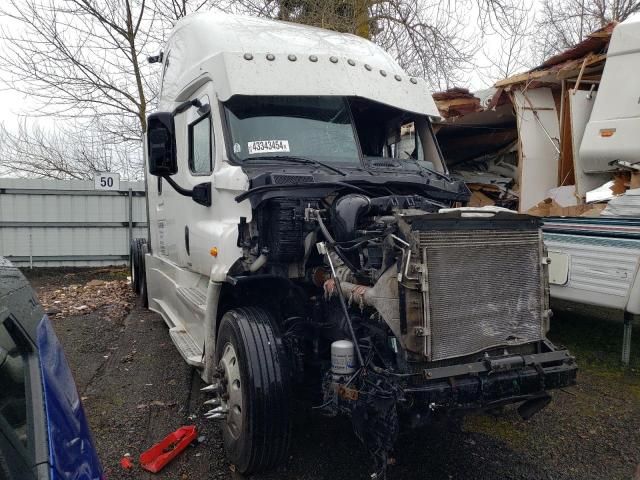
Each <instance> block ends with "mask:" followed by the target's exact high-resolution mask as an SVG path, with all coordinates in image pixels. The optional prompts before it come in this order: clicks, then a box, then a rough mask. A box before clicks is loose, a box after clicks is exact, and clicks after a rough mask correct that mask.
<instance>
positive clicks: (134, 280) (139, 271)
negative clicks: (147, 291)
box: [129, 238, 147, 295]
mask: <svg viewBox="0 0 640 480" xmlns="http://www.w3.org/2000/svg"><path fill="white" fill-rule="evenodd" d="M146 248H147V240H146V239H144V238H134V239H133V240H132V241H131V245H130V247H129V275H130V276H131V288H132V290H133V291H134V292H135V293H136V295H139V294H140V287H141V278H142V277H144V253H146Z"/></svg>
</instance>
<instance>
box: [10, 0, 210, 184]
mask: <svg viewBox="0 0 640 480" xmlns="http://www.w3.org/2000/svg"><path fill="white" fill-rule="evenodd" d="M211 3H214V2H212V1H211V0H5V1H4V2H3V3H2V5H1V6H0V15H2V16H5V17H6V18H8V19H10V21H9V22H6V23H5V26H3V27H2V28H0V39H1V40H3V41H4V42H3V43H4V45H3V47H4V48H3V49H2V50H0V68H2V69H3V70H4V71H5V75H4V80H5V82H6V83H7V84H8V86H9V87H10V88H12V89H14V90H16V91H18V92H21V93H24V94H27V95H28V96H29V99H30V102H32V104H31V105H28V106H27V107H28V110H29V115H30V116H39V115H41V116H48V117H53V118H56V119H63V120H68V119H73V120H75V119H82V120H83V121H82V122H80V123H81V124H83V125H86V124H93V125H95V124H99V125H100V129H99V131H100V132H102V134H103V137H104V141H102V142H101V145H103V146H105V148H106V147H107V145H111V147H109V148H108V149H109V150H110V151H111V150H113V149H120V150H122V151H123V153H122V155H116V156H115V157H114V156H112V157H111V159H112V160H113V159H114V158H123V157H126V155H127V154H128V152H129V151H130V150H131V149H132V148H134V145H135V148H138V149H139V143H140V139H141V135H142V134H143V133H144V132H145V130H146V117H147V111H148V109H149V105H150V103H151V102H153V100H154V99H155V97H156V95H157V85H158V79H157V77H158V75H157V67H154V66H150V65H149V64H148V63H147V60H146V58H147V56H148V55H149V54H152V53H157V51H159V50H160V48H161V44H162V41H163V38H164V35H165V32H166V31H168V30H170V28H171V26H172V24H173V23H174V22H175V21H176V20H177V19H179V18H180V17H182V16H184V15H185V14H187V13H190V12H191V11H194V10H197V9H199V8H203V7H205V6H206V5H207V4H211ZM75 124H76V125H77V124H78V122H76V123H75ZM12 131H13V137H12V138H13V140H14V141H13V142H12V146H13V150H12V151H13V153H14V154H18V153H19V152H22V153H23V154H24V155H29V150H28V149H27V148H22V147H21V148H18V147H19V144H18V143H19V142H18V140H20V142H22V144H23V147H27V146H28V145H30V144H31V143H32V142H36V143H37V144H39V145H44V144H46V143H47V142H48V143H49V144H51V145H52V146H55V145H54V144H55V142H56V141H57V140H59V139H60V137H61V135H62V134H61V133H60V132H57V133H55V134H53V133H52V132H50V131H47V130H42V129H41V130H27V129H25V125H22V126H21V127H20V129H15V128H14V129H13V130H12V129H6V128H5V132H9V133H11V132H12ZM95 131H96V132H97V131H98V130H95ZM51 135H53V136H52V137H51V138H47V137H48V136H51ZM69 135H70V132H68V131H65V133H64V135H63V136H65V137H67V136H69ZM74 140H75V141H78V142H81V143H82V142H86V141H90V142H94V140H95V139H93V138H89V139H85V138H84V137H83V136H80V135H78V136H75V138H74ZM107 140H108V141H109V142H110V143H109V144H107V143H106V141H107ZM94 144H95V143H93V144H91V145H88V146H87V151H93V145H94ZM94 153H95V152H94ZM112 160H110V162H109V163H104V162H103V163H102V168H103V169H106V168H107V167H109V168H116V165H114V164H113V163H112ZM42 161H43V169H42V170H38V169H34V170H33V172H34V173H35V174H38V175H53V173H52V172H53V171H52V170H51V169H52V168H53V167H54V165H59V166H60V168H61V170H60V175H63V176H71V177H73V176H74V175H76V173H73V172H76V171H90V170H91V169H92V168H93V167H94V164H93V163H92V162H91V161H89V160H87V162H88V163H87V167H86V169H82V168H79V167H78V166H77V165H76V166H74V168H75V170H73V172H72V171H70V170H68V169H66V167H65V165H64V163H63V162H61V161H60V159H55V160H52V161H49V162H45V161H44V159H42ZM97 161H100V160H99V158H98V159H96V162H97ZM27 164H31V162H30V161H27ZM13 165H14V166H18V165H19V162H15V163H13ZM129 167H130V166H129V165H120V166H119V168H129ZM5 169H6V166H5ZM46 172H50V173H46ZM139 173H140V172H137V173H136V175H137V174H139ZM132 174H133V173H132Z"/></svg>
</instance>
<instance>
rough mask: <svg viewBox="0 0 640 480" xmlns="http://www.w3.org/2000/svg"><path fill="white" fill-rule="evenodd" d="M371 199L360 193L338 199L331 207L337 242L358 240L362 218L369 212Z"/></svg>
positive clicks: (332, 224) (332, 223)
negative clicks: (357, 230)
mask: <svg viewBox="0 0 640 480" xmlns="http://www.w3.org/2000/svg"><path fill="white" fill-rule="evenodd" d="M370 208H371V199H369V197H367V196H365V195H361V194H359V193H351V194H348V195H345V196H343V197H340V198H338V199H337V200H336V201H335V202H333V205H332V207H331V226H332V227H333V233H334V236H335V240H336V241H337V242H348V241H350V240H353V239H355V238H356V229H357V226H358V222H359V220H360V218H361V217H362V216H363V215H365V214H366V213H368V212H369V209H370Z"/></svg>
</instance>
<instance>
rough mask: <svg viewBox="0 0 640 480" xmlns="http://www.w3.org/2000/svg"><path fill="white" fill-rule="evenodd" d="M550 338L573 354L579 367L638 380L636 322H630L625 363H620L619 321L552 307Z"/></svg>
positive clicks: (638, 329)
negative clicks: (627, 353)
mask: <svg viewBox="0 0 640 480" xmlns="http://www.w3.org/2000/svg"><path fill="white" fill-rule="evenodd" d="M554 312H555V315H554V317H553V318H552V320H551V331H550V332H549V338H550V340H551V341H552V342H553V343H554V344H556V345H564V346H565V347H567V348H568V349H569V351H570V352H571V353H572V354H573V355H574V356H575V357H576V360H577V362H578V366H579V367H580V368H581V369H585V370H588V371H590V372H593V373H597V374H599V375H602V376H610V377H613V378H616V379H617V378H622V377H628V376H631V377H636V379H639V380H640V325H634V332H633V335H632V339H631V361H630V363H629V367H624V366H623V365H622V363H621V356H622V335H623V325H622V322H621V321H613V320H602V319H601V318H595V317H593V316H590V315H588V314H585V313H583V312H578V311H569V310H554Z"/></svg>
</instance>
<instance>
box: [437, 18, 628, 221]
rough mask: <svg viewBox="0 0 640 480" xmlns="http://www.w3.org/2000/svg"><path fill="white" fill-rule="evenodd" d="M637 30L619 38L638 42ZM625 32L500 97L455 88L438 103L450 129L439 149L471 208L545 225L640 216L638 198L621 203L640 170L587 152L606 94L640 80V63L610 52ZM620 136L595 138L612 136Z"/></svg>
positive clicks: (593, 42)
mask: <svg viewBox="0 0 640 480" xmlns="http://www.w3.org/2000/svg"><path fill="white" fill-rule="evenodd" d="M634 25H638V23H637V22H636V23H635V24H634V23H631V24H629V26H628V27H626V29H625V30H624V31H622V33H620V35H623V34H626V35H627V36H631V37H632V39H631V41H632V42H639V41H640V40H639V39H636V34H635V30H636V29H635V28H632V27H633V26H634ZM616 26H617V24H616V23H610V24H608V25H606V26H605V27H603V28H601V29H600V30H597V31H595V32H593V33H591V34H590V35H589V36H588V37H587V38H586V39H585V40H584V41H583V42H581V43H579V44H578V45H576V46H574V47H573V48H570V49H568V50H566V51H564V52H562V53H560V54H558V55H555V56H553V57H551V58H549V59H547V60H546V61H545V62H543V63H542V64H541V65H540V66H538V67H536V68H534V69H532V70H530V71H528V72H525V73H522V74H517V75H513V76H511V77H509V78H506V79H503V80H501V81H499V82H497V83H496V84H495V86H494V87H493V88H490V89H487V90H484V91H481V92H476V93H474V94H472V93H470V92H469V91H467V90H464V89H460V88H455V89H451V90H448V91H446V92H441V93H437V94H435V95H434V99H435V100H436V104H437V105H438V108H439V109H440V112H441V114H442V117H443V119H444V120H443V122H442V124H441V125H440V126H439V130H438V139H439V141H440V145H441V148H442V151H443V154H444V157H445V159H446V160H447V164H448V166H449V168H450V169H451V171H452V172H454V173H455V174H456V175H458V176H460V177H461V178H462V179H464V180H465V182H466V183H467V184H468V186H469V188H470V189H471V191H472V192H473V196H472V199H471V203H470V205H472V206H485V205H497V206H502V207H506V208H510V209H514V210H518V211H520V212H527V213H531V214H534V215H540V216H599V215H619V214H626V215H633V214H635V215H640V196H639V195H629V194H627V195H625V196H624V198H622V197H620V198H618V197H617V196H622V194H625V193H626V192H627V191H628V190H630V189H635V188H638V187H640V163H635V164H634V162H633V160H632V161H624V160H622V159H615V158H612V159H607V158H605V157H606V155H604V156H603V155H595V156H596V157H598V158H593V157H594V155H593V154H590V153H589V151H593V148H591V149H589V148H587V149H585V148H583V149H582V152H581V144H582V139H583V136H584V134H585V130H588V124H589V123H590V121H591V123H594V122H593V121H592V120H593V118H592V111H593V109H594V105H595V103H596V99H597V97H598V94H599V93H601V92H600V91H601V90H602V89H603V88H606V89H608V90H610V89H612V88H616V86H615V85H611V83H612V82H613V81H614V80H613V77H614V76H615V77H616V79H617V78H618V77H620V73H628V74H629V76H627V77H621V78H620V80H624V78H627V80H626V81H634V80H633V79H634V77H633V72H634V71H635V73H636V74H637V73H638V70H639V69H640V65H638V64H637V59H635V56H631V61H629V59H628V58H620V57H621V56H612V55H611V52H609V47H610V42H611V38H612V34H613V31H614V29H615V28H616ZM638 45H640V43H638ZM615 48H616V50H620V48H621V47H619V46H617V47H615ZM608 53H609V57H611V59H610V60H609V70H610V73H609V78H608V80H607V78H605V76H604V74H605V67H606V66H607V64H608V60H607V58H608V55H607V54H608ZM622 53H623V54H624V53H627V52H622ZM628 56H629V55H622V57H628ZM634 59H635V60H636V61H633V60H634ZM612 63H615V65H613V64H612ZM621 68H622V69H623V71H622V72H620V69H621ZM607 81H608V82H609V85H605V83H606V82H607ZM635 82H636V83H638V82H637V80H635ZM595 123H597V122H595ZM594 128H596V129H597V128H598V126H597V125H596V126H595V127H594ZM618 128H619V127H618ZM615 130H616V129H615V128H612V129H609V130H607V129H602V131H601V132H598V131H596V132H591V133H592V134H593V135H594V136H603V137H604V136H606V135H609V136H613V135H615ZM620 134H621V132H618V135H620ZM585 150H589V151H586V152H585ZM596 150H597V148H596ZM581 153H582V157H581ZM605 160H606V163H604V164H603V162H604V161H605ZM625 160H628V159H625ZM637 161H640V154H638V155H637V158H636V162H637ZM629 193H635V192H629ZM613 198H615V200H614V201H613V202H612V204H611V206H609V208H607V202H609V201H610V200H611V199H613ZM634 212H635V213H634Z"/></svg>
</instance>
